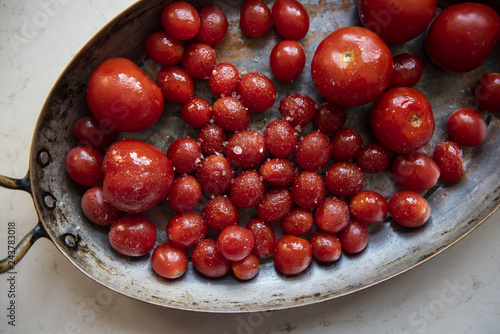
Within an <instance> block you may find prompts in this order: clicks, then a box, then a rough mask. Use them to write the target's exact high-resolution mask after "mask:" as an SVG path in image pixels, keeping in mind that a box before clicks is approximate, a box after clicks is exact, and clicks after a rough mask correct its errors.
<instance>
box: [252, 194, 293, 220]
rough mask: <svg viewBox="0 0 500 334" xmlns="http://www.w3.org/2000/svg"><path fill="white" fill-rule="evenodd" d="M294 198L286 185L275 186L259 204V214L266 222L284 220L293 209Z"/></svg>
mask: <svg viewBox="0 0 500 334" xmlns="http://www.w3.org/2000/svg"><path fill="white" fill-rule="evenodd" d="M292 207H293V199H292V194H291V192H290V190H288V188H286V187H275V188H271V189H269V190H267V191H266V193H265V194H264V198H263V199H262V201H261V202H260V203H259V204H258V205H257V215H258V216H259V218H260V219H262V220H263V221H265V222H268V223H272V222H277V221H280V220H282V219H283V218H285V217H286V215H287V214H288V213H289V212H290V210H292Z"/></svg>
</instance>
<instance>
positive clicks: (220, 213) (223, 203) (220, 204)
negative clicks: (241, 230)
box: [203, 195, 240, 231]
mask: <svg viewBox="0 0 500 334" xmlns="http://www.w3.org/2000/svg"><path fill="white" fill-rule="evenodd" d="M203 216H204V217H205V220H206V222H207V225H208V227H210V228H211V229H214V230H216V231H222V230H223V229H224V228H225V227H228V226H231V225H236V224H238V221H239V220H240V213H239V211H238V208H237V207H236V205H235V204H234V203H233V201H232V200H231V198H229V197H228V196H223V195H220V196H216V197H214V198H211V199H210V200H209V201H208V202H207V203H206V204H205V206H204V208H203Z"/></svg>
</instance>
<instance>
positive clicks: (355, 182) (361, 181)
mask: <svg viewBox="0 0 500 334" xmlns="http://www.w3.org/2000/svg"><path fill="white" fill-rule="evenodd" d="M364 185H365V174H364V173H363V171H362V170H361V168H360V167H359V166H357V165H356V164H355V163H352V162H348V161H338V162H335V163H333V164H332V165H331V166H330V167H328V169H327V170H326V175H325V186H326V188H327V189H328V191H329V192H330V193H331V194H332V195H335V196H340V197H350V196H354V195H356V194H357V193H359V192H360V191H361V189H362V188H363V186H364Z"/></svg>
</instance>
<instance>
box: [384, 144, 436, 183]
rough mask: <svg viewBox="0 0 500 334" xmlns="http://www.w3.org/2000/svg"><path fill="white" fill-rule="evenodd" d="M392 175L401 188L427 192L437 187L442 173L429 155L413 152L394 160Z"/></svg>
mask: <svg viewBox="0 0 500 334" xmlns="http://www.w3.org/2000/svg"><path fill="white" fill-rule="evenodd" d="M392 175H393V176H394V178H395V179H396V181H397V182H398V183H399V184H400V185H401V186H403V187H405V188H407V189H409V190H414V191H425V190H428V189H430V188H432V187H434V186H435V185H436V183H437V181H438V180H439V176H440V175H441V171H440V169H439V166H438V165H437V164H436V162H434V160H433V159H432V158H431V157H430V156H428V155H427V154H425V153H422V152H412V153H409V154H402V155H399V156H398V157H397V158H396V159H395V160H394V162H393V163H392Z"/></svg>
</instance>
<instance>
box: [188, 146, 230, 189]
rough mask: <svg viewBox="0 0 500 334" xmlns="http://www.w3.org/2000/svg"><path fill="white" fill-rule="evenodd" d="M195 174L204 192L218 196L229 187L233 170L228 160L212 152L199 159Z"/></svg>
mask: <svg viewBox="0 0 500 334" xmlns="http://www.w3.org/2000/svg"><path fill="white" fill-rule="evenodd" d="M196 175H197V177H198V182H199V183H200V185H201V187H202V189H203V191H204V192H205V193H206V194H209V195H213V196H218V195H223V194H225V193H226V192H227V191H228V190H229V189H230V188H231V183H232V182H233V178H234V171H233V169H232V168H231V163H230V162H229V160H227V159H226V158H225V157H223V156H218V155H215V154H214V155H209V156H208V157H206V158H205V159H203V160H202V161H201V163H200V165H199V166H198V171H197V173H196Z"/></svg>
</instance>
